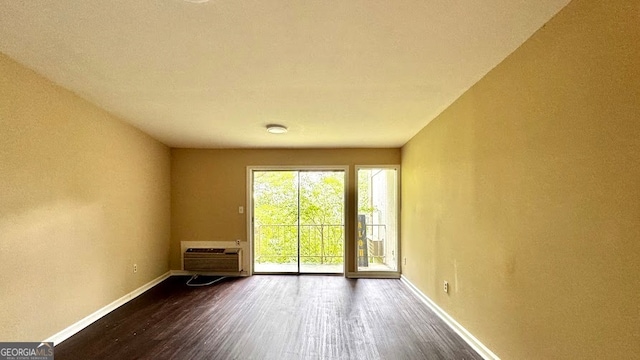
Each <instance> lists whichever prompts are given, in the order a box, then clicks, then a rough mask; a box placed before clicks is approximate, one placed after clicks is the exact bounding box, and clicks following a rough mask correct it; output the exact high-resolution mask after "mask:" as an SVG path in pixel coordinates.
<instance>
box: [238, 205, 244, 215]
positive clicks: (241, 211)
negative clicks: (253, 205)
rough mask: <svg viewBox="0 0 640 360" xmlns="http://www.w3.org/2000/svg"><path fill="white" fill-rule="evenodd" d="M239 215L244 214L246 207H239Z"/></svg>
mask: <svg viewBox="0 0 640 360" xmlns="http://www.w3.org/2000/svg"><path fill="white" fill-rule="evenodd" d="M238 214H244V206H238Z"/></svg>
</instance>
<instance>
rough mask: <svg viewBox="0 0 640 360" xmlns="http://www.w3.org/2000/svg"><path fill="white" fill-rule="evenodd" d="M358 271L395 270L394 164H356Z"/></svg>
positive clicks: (396, 186) (395, 206) (396, 250)
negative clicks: (377, 165)
mask: <svg viewBox="0 0 640 360" xmlns="http://www.w3.org/2000/svg"><path fill="white" fill-rule="evenodd" d="M357 176H358V218H357V235H356V236H357V238H356V246H357V248H356V256H357V265H358V271H393V272H395V271H398V235H397V234H398V202H397V201H398V190H397V189H398V178H397V170H396V169H395V168H359V169H358V170H357Z"/></svg>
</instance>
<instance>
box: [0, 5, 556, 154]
mask: <svg viewBox="0 0 640 360" xmlns="http://www.w3.org/2000/svg"><path fill="white" fill-rule="evenodd" d="M568 2H569V0H536V1H532V0H459V1H455V0H453V1H452V0H384V1H382V0H332V1H329V0H325V1H320V0H315V1H312V0H252V1H249V0H211V1H210V2H206V3H202V4H193V3H188V2H185V1H182V0H154V1H151V0H135V1H132V0H110V1H80V0H38V1H35V0H22V1H19V0H0V51H1V52H3V53H5V54H7V55H8V56H10V57H12V58H14V59H15V60H17V61H18V62H20V63H22V64H24V65H26V66H28V67H30V68H32V69H34V70H36V71H37V72H39V73H41V74H43V75H44V76H45V77H47V78H49V79H51V80H52V81H54V82H56V83H58V84H60V85H62V86H63V87H65V88H68V89H70V90H72V91H74V92H75V93H77V94H78V95H80V96H82V97H83V98H85V99H88V100H89V101H91V102H93V103H95V104H97V105H99V106H100V107H102V108H104V109H106V110H108V111H109V112H111V113H113V114H115V115H117V116H119V117H121V118H122V119H124V120H125V121H127V122H129V123H131V124H133V125H134V126H136V127H138V128H140V129H142V130H143V131H145V132H146V133H148V134H150V135H151V136H153V137H154V138H156V139H158V140H160V141H162V142H163V143H165V144H167V145H169V146H173V147H203V148H228V147H234V148H243V147H305V148H309V147H398V146H401V145H403V144H404V143H405V142H407V141H408V140H409V139H410V138H411V137H412V136H413V135H415V134H416V133H417V132H418V131H419V130H420V129H421V128H422V127H424V126H425V125H426V124H427V123H428V122H429V121H431V120H432V119H433V118H434V117H435V116H437V115H438V114H439V113H440V112H442V111H443V110H444V109H445V108H446V107H447V106H448V105H450V104H451V103H452V102H453V101H454V100H455V99H457V98H458V97H459V96H460V95H462V93H463V92H464V91H465V90H467V89H468V88H469V87H471V86H472V85H473V84H474V83H475V82H477V81H478V80H479V79H480V78H482V76H484V75H485V74H486V73H487V72H488V71H489V70H491V69H492V68H493V67H494V66H496V65H497V64H498V63H499V62H500V61H502V60H503V59H504V58H505V57H506V56H507V55H508V54H510V53H511V52H513V50H515V49H516V48H517V47H518V46H519V45H520V44H522V43H523V42H524V41H525V40H526V39H527V38H528V37H529V36H531V35H532V34H533V32H535V31H536V30H537V29H538V28H540V27H541V26H542V25H543V24H544V23H545V22H547V21H548V20H549V19H550V18H551V17H552V16H553V15H554V14H555V13H557V12H558V11H559V10H560V9H561V8H562V7H564V6H565V5H566V4H567V3H568ZM268 123H281V124H284V125H286V126H287V127H289V130H290V131H289V133H287V134H285V135H270V134H267V133H266V131H265V129H264V126H265V125H266V124H268Z"/></svg>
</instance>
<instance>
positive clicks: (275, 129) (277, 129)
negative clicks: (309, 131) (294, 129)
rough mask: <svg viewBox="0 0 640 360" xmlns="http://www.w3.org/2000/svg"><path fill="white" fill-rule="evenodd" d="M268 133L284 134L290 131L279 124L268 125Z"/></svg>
mask: <svg viewBox="0 0 640 360" xmlns="http://www.w3.org/2000/svg"><path fill="white" fill-rule="evenodd" d="M267 131H268V132H270V133H271V134H284V133H286V132H287V131H289V130H288V129H287V128H286V127H285V126H282V125H278V124H269V125H267Z"/></svg>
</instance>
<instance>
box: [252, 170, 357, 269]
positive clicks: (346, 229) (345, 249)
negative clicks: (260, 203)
mask: <svg viewBox="0 0 640 360" xmlns="http://www.w3.org/2000/svg"><path fill="white" fill-rule="evenodd" d="M255 171H342V172H343V173H344V214H343V216H344V220H343V221H344V239H343V245H342V258H343V259H342V275H343V276H346V274H347V259H348V257H347V256H348V255H347V254H349V253H350V249H348V239H349V236H348V234H349V231H350V230H349V223H348V219H349V211H350V210H349V198H348V195H349V166H346V165H333V166H332V165H318V166H315V165H310V166H290V165H288V166H247V207H246V209H247V211H246V214H247V237H248V239H247V240H248V241H247V242H248V243H249V244H248V245H249V275H250V276H251V275H253V274H254V268H253V265H254V259H255V253H254V251H255V246H254V242H255V236H254V235H255V234H254V226H253V221H254V216H253V173H254V172H255ZM298 206H299V204H298ZM298 216H299V215H298ZM299 225H300V224H298V226H299ZM299 244H300V230H299V229H298V272H297V273H286V274H294V275H299V274H300V245H299ZM260 274H263V273H260ZM264 274H266V273H264ZM274 274H281V273H274ZM303 274H305V275H306V274H309V275H313V273H303ZM319 275H322V274H319Z"/></svg>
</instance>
